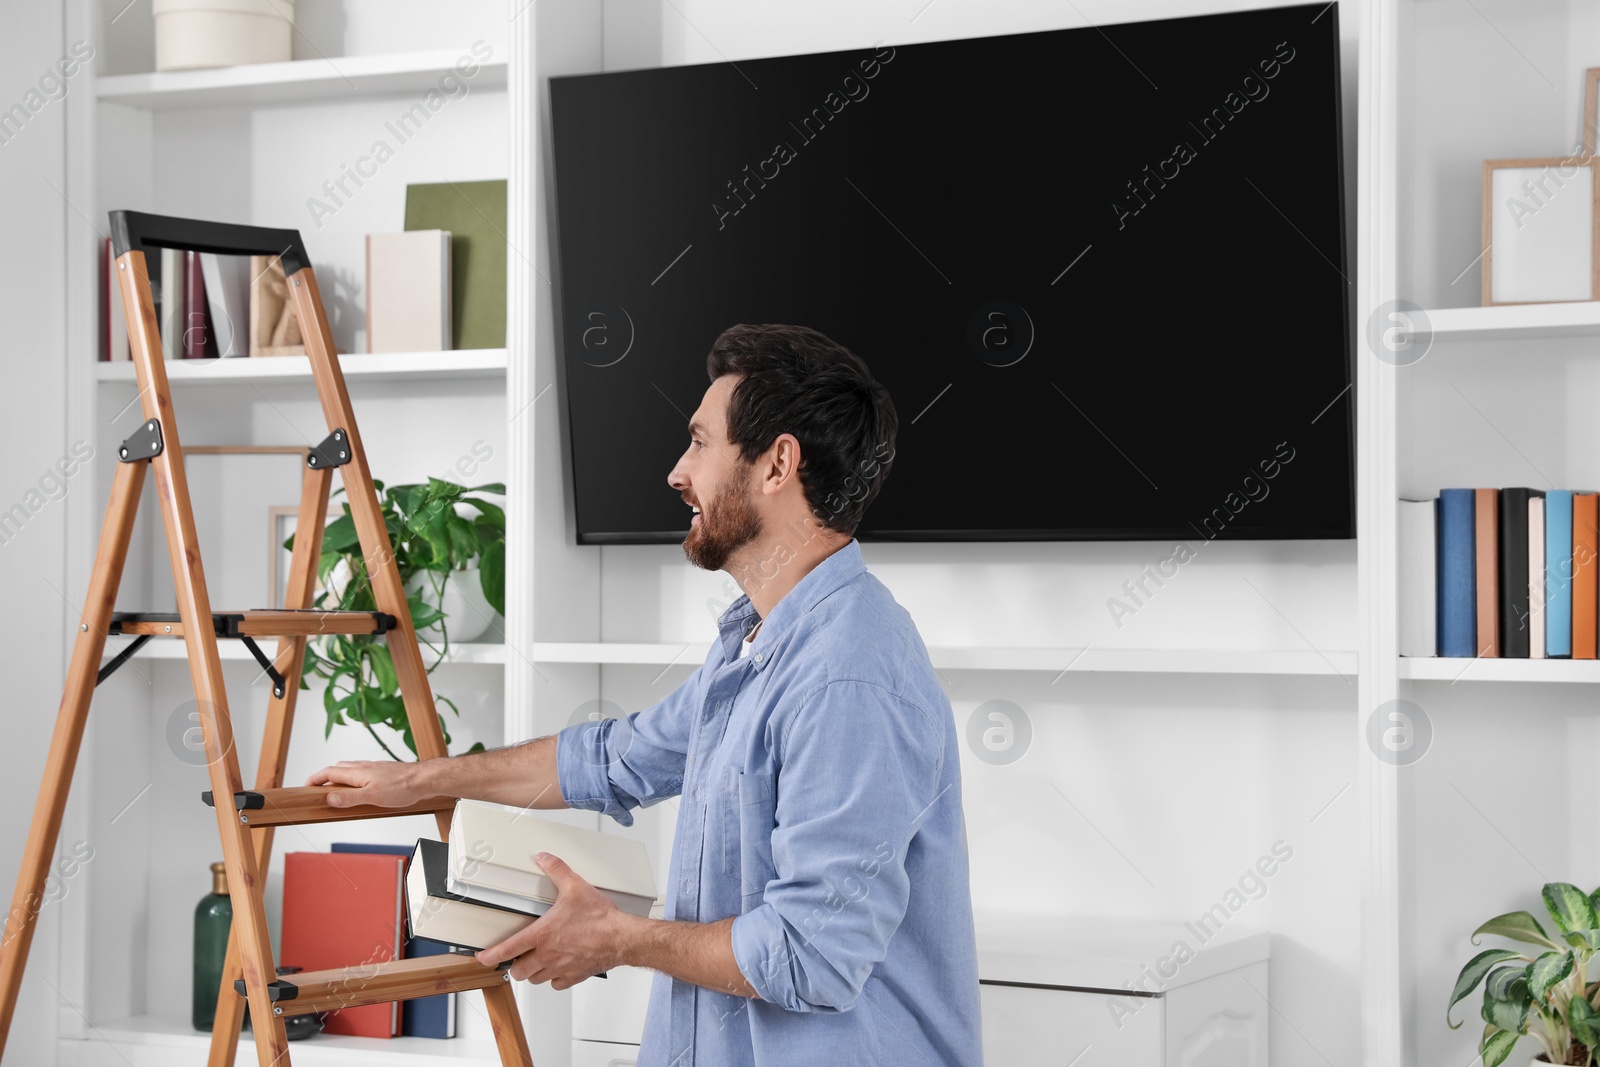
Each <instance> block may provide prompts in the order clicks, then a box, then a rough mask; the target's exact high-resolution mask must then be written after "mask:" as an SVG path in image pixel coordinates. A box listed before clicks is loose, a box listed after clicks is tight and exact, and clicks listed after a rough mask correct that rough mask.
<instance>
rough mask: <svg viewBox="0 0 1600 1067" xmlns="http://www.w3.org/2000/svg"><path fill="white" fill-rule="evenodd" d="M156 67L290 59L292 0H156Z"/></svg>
mask: <svg viewBox="0 0 1600 1067" xmlns="http://www.w3.org/2000/svg"><path fill="white" fill-rule="evenodd" d="M151 6H152V10H153V12H154V14H155V20H156V70H159V71H166V70H194V69H196V68H200V67H236V66H242V65H244V64H247V63H287V62H288V61H289V60H290V59H291V58H293V53H292V49H291V47H290V46H291V43H292V40H293V35H294V0H152V5H151Z"/></svg>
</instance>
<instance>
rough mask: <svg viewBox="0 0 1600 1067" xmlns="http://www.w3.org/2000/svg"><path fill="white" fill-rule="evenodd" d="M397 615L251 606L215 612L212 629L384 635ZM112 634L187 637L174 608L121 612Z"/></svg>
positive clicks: (245, 633) (237, 633)
mask: <svg viewBox="0 0 1600 1067" xmlns="http://www.w3.org/2000/svg"><path fill="white" fill-rule="evenodd" d="M395 625H396V623H395V617H394V616H393V615H388V614H385V613H384V612H381V611H323V610H321V609H319V608H252V609H250V610H248V611H213V612H212V613H211V626H212V631H213V632H214V633H215V634H216V635H217V636H218V637H297V636H300V635H302V634H303V635H305V636H307V637H316V636H318V635H319V634H382V633H388V632H389V631H390V630H392V629H394V627H395ZM109 632H110V633H114V634H150V635H152V636H154V637H182V636H184V630H183V620H182V618H180V617H179V615H178V613H177V612H175V611H118V612H115V613H113V614H112V616H111V627H110V631H109Z"/></svg>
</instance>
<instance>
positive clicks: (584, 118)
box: [550, 2, 1355, 544]
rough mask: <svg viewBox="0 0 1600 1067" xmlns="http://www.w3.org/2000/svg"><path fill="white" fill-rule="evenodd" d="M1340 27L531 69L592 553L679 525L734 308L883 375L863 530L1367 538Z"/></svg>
mask: <svg viewBox="0 0 1600 1067" xmlns="http://www.w3.org/2000/svg"><path fill="white" fill-rule="evenodd" d="M1337 18H1338V9H1337V6H1336V5H1330V4H1327V3H1325V2H1324V3H1317V4H1310V5H1305V6H1297V7H1281V8H1271V9H1264V10H1255V11H1245V12H1237V13H1227V14H1213V15H1205V16H1198V17H1189V18H1178V19H1165V20H1160V21H1151V22H1139V23H1130V24H1126V25H1104V26H1100V27H1098V28H1083V29H1069V30H1055V31H1049V32H1040V33H1024V34H1011V35H1006V36H998V37H984V38H978V39H972V40H959V41H943V42H936V43H923V44H912V45H887V44H879V45H875V46H873V47H868V48H862V49H856V50H851V51H842V52H828V53H820V54H811V55H799V56H785V57H781V58H771V59H753V60H739V61H737V62H724V63H707V64H699V65H691V66H678V67H668V68H661V69H649V70H630V71H618V72H607V73H602V74H590V75H578V76H571V77H557V78H552V79H551V85H550V89H551V106H552V115H553V118H552V121H553V147H554V162H555V195H556V205H557V212H556V214H557V240H558V247H559V276H558V278H557V279H556V284H557V294H558V301H557V303H558V307H559V316H560V317H559V323H558V330H559V334H558V336H559V339H560V344H561V346H562V353H563V358H562V366H561V374H560V382H561V390H562V394H563V396H564V399H565V404H566V409H567V410H566V416H567V426H568V434H569V441H568V445H569V460H570V465H571V472H572V478H573V488H574V496H575V501H576V509H577V536H578V540H579V542H580V543H591V544H592V543H627V542H638V543H648V542H667V541H678V540H681V539H682V538H683V537H684V535H685V533H686V532H687V530H688V522H687V520H688V518H689V511H688V509H687V508H685V507H684V505H683V501H682V499H681V497H680V495H679V494H678V493H677V492H675V491H674V490H672V489H671V488H670V487H669V486H668V485H667V482H666V477H667V473H668V471H669V470H670V469H671V467H672V465H673V463H674V462H675V461H676V459H677V457H678V456H679V455H680V454H681V453H682V451H683V450H684V448H685V446H686V444H687V442H688V430H687V423H688V419H689V415H690V414H691V413H692V412H693V411H694V409H695V408H696V407H697V406H698V404H699V402H700V398H701V396H702V394H703V393H704V391H705V389H706V387H707V385H708V381H707V378H706V372H705V360H706V354H707V352H708V351H709V350H710V347H711V344H712V342H713V341H714V340H715V339H716V337H717V335H718V334H719V333H721V332H722V331H723V330H724V329H726V328H727V327H729V326H731V325H734V324H736V323H796V324H800V325H805V326H810V327H813V328H815V329H817V330H820V331H822V332H823V333H825V334H827V335H828V336H829V337H831V338H833V339H834V340H835V341H837V342H839V343H840V344H843V345H844V346H846V347H847V348H849V349H850V350H851V351H853V352H855V353H856V354H857V355H859V356H860V357H861V358H862V359H863V360H865V361H866V363H867V365H868V366H869V367H870V368H871V370H872V372H873V374H874V376H875V377H876V378H878V380H879V381H881V382H883V383H884V385H885V386H886V387H887V388H888V390H889V392H890V394H891V396H892V397H893V399H894V403H895V407H896V410H897V412H898V414H899V419H900V430H899V436H898V439H897V441H896V445H895V458H894V465H893V470H892V472H891V474H890V476H889V478H888V480H887V482H886V483H885V484H884V487H883V490H882V492H881V494H880V495H879V497H878V499H877V500H876V501H875V502H874V503H873V504H872V506H871V507H870V508H869V509H868V510H867V513H866V516H865V518H864V520H863V522H862V525H861V527H860V529H859V530H858V531H857V533H858V536H860V537H861V538H862V539H863V540H870V539H876V540H1132V539H1158V538H1172V537H1178V538H1194V537H1196V536H1205V537H1207V538H1214V537H1225V538H1251V539H1267V538H1348V537H1352V536H1353V535H1354V532H1353V523H1354V476H1353V470H1354V453H1353V429H1354V400H1355V397H1354V390H1353V389H1352V388H1351V385H1352V381H1353V379H1352V364H1351V345H1350V336H1349V334H1350V329H1349V323H1348V315H1349V301H1350V299H1351V296H1352V292H1353V286H1352V280H1353V278H1354V274H1353V271H1352V269H1351V267H1350V266H1349V262H1348V257H1347V254H1346V248H1345V243H1346V242H1345V226H1344V193H1343V184H1344V183H1343V173H1342V167H1341V149H1340V96H1339V93H1340V90H1339V34H1338V26H1337Z"/></svg>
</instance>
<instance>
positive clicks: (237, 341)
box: [200, 252, 250, 358]
mask: <svg viewBox="0 0 1600 1067" xmlns="http://www.w3.org/2000/svg"><path fill="white" fill-rule="evenodd" d="M200 273H201V274H202V275H204V276H205V280H206V303H207V304H208V305H209V306H210V308H211V330H212V332H213V333H214V334H216V338H217V354H218V355H219V356H223V357H225V358H226V357H231V356H248V355H249V354H250V257H249V256H223V255H218V254H217V253H215V252H202V253H200Z"/></svg>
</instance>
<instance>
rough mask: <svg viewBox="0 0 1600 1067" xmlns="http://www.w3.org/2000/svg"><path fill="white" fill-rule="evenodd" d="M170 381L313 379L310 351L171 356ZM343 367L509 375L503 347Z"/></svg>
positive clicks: (101, 369)
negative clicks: (304, 353)
mask: <svg viewBox="0 0 1600 1067" xmlns="http://www.w3.org/2000/svg"><path fill="white" fill-rule="evenodd" d="M166 369H167V380H168V381H169V382H170V383H172V384H173V385H238V384H240V383H243V382H267V381H304V382H306V383H307V384H309V383H310V382H311V360H310V358H309V357H307V356H257V357H255V358H243V359H192V360H191V359H169V360H167V361H166ZM339 369H340V370H341V371H343V372H344V376H345V380H346V381H351V382H394V381H435V380H439V379H456V380H459V379H464V378H485V379H488V378H496V379H504V378H505V374H506V350H505V349H503V348H465V349H456V350H452V351H448V352H381V353H370V352H357V353H353V354H346V355H341V356H340V357H339ZM94 376H95V379H96V380H98V381H102V382H127V383H128V384H130V385H132V384H133V383H134V382H135V381H136V380H137V376H136V375H135V374H134V367H133V362H132V361H131V360H116V361H114V362H105V361H102V362H97V363H96V364H95V365H94Z"/></svg>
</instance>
